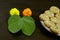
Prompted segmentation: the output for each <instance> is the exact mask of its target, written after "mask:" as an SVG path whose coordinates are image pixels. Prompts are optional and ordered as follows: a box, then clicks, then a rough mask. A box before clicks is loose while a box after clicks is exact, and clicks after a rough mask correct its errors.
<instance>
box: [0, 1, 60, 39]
mask: <svg viewBox="0 0 60 40" xmlns="http://www.w3.org/2000/svg"><path fill="white" fill-rule="evenodd" d="M53 5H54V6H57V7H59V8H60V1H59V0H56V1H54V0H50V1H49V0H0V40H58V39H59V38H60V37H58V36H56V35H54V34H52V33H49V32H48V31H46V30H45V29H44V28H43V27H42V25H41V24H40V22H39V21H40V20H39V14H41V13H43V12H44V11H45V10H48V9H49V8H50V7H51V6H53ZM14 7H16V8H17V9H19V10H20V11H21V12H22V11H23V9H25V8H27V7H29V8H31V10H32V11H33V15H32V17H33V18H34V19H35V21H36V22H35V23H36V30H35V32H34V33H33V35H32V36H30V37H27V36H25V35H24V34H23V33H22V32H21V31H20V32H18V33H17V34H11V33H10V32H9V31H8V18H9V10H10V9H11V8H14Z"/></svg>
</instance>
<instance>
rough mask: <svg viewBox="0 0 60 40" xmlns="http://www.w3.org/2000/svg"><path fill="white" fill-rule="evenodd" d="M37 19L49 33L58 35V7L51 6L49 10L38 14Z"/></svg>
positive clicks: (59, 16)
mask: <svg viewBox="0 0 60 40" xmlns="http://www.w3.org/2000/svg"><path fill="white" fill-rule="evenodd" d="M39 18H40V19H41V21H43V22H44V24H45V26H46V27H48V28H49V29H50V31H51V32H54V33H56V34H60V9H59V8H58V7H56V6H51V7H50V9H49V10H46V11H45V12H44V13H43V14H40V16H39Z"/></svg>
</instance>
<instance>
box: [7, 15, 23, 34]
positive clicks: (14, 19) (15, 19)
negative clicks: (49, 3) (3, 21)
mask: <svg viewBox="0 0 60 40" xmlns="http://www.w3.org/2000/svg"><path fill="white" fill-rule="evenodd" d="M22 25H23V24H22V21H21V17H20V16H18V15H13V16H11V17H10V18H9V20H8V29H9V31H10V32H12V33H16V32H18V31H20V30H21V28H22Z"/></svg>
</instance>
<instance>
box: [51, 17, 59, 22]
mask: <svg viewBox="0 0 60 40" xmlns="http://www.w3.org/2000/svg"><path fill="white" fill-rule="evenodd" d="M51 21H52V22H54V23H59V22H60V19H58V18H56V17H52V18H51Z"/></svg>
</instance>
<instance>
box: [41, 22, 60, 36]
mask: <svg viewBox="0 0 60 40" xmlns="http://www.w3.org/2000/svg"><path fill="white" fill-rule="evenodd" d="M40 22H41V25H42V26H43V27H44V28H45V29H46V30H47V31H49V32H51V30H50V28H48V27H46V26H45V24H44V22H43V21H40ZM56 35H57V36H60V34H56Z"/></svg>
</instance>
